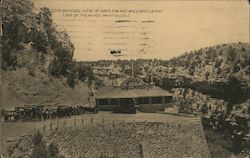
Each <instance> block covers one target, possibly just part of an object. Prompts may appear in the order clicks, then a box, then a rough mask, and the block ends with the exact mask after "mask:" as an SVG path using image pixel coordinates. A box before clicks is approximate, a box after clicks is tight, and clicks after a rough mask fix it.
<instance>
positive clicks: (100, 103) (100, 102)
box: [98, 99, 109, 105]
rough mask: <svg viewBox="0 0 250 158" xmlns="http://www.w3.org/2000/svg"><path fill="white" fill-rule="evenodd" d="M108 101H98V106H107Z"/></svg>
mask: <svg viewBox="0 0 250 158" xmlns="http://www.w3.org/2000/svg"><path fill="white" fill-rule="evenodd" d="M108 104H109V101H108V99H99V103H98V105H108Z"/></svg>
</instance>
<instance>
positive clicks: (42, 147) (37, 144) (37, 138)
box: [32, 130, 47, 158]
mask: <svg viewBox="0 0 250 158" xmlns="http://www.w3.org/2000/svg"><path fill="white" fill-rule="evenodd" d="M32 142H33V145H34V149H33V152H32V158H46V157H47V150H46V144H45V141H44V140H43V136H42V134H41V133H40V131H39V130H38V131H37V132H36V134H35V135H34V137H33V140H32Z"/></svg>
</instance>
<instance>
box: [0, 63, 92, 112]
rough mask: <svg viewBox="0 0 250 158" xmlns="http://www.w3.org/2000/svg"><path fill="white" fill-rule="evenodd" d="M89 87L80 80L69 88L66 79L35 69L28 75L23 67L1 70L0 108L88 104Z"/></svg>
mask: <svg viewBox="0 0 250 158" xmlns="http://www.w3.org/2000/svg"><path fill="white" fill-rule="evenodd" d="M89 93H90V90H89V87H88V85H87V84H86V83H82V82H79V83H78V84H76V86H75V88H74V89H72V88H70V87H69V86H68V84H67V83H66V79H65V78H63V77H62V78H56V77H53V76H48V75H47V74H44V73H42V72H36V76H35V77H34V76H31V75H30V74H29V73H28V70H26V69H25V68H22V69H17V70H16V71H2V90H1V108H5V109H13V108H14V107H15V106H23V105H35V104H38V105H51V106H52V105H58V104H59V105H66V106H73V105H84V104H88V97H89Z"/></svg>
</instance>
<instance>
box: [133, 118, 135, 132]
mask: <svg viewBox="0 0 250 158" xmlns="http://www.w3.org/2000/svg"><path fill="white" fill-rule="evenodd" d="M133 129H134V131H135V120H133Z"/></svg>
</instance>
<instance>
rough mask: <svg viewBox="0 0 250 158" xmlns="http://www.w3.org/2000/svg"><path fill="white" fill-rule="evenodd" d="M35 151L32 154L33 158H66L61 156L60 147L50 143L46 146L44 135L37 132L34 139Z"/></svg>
mask: <svg viewBox="0 0 250 158" xmlns="http://www.w3.org/2000/svg"><path fill="white" fill-rule="evenodd" d="M32 141H33V145H34V149H33V152H32V157H33V158H63V157H64V156H62V155H60V154H59V149H58V146H57V145H56V144H55V143H53V142H52V143H50V144H49V145H48V146H46V143H45V141H44V140H43V136H42V134H41V133H40V132H39V131H37V132H36V133H35V135H34V137H33V140H32Z"/></svg>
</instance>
